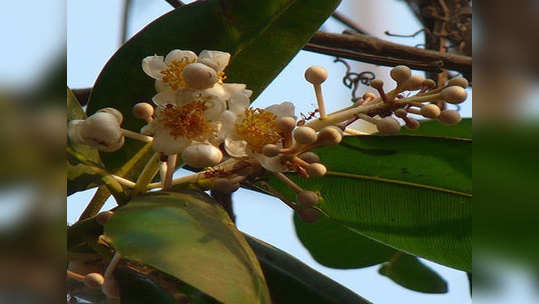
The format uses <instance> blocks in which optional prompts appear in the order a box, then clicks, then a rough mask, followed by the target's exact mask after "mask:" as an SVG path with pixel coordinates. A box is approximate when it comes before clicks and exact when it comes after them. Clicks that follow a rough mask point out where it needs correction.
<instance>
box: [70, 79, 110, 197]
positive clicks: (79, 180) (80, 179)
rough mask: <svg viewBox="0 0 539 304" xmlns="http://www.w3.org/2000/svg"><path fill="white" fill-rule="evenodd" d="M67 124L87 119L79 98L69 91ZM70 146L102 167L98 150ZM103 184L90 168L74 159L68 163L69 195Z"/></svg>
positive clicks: (72, 144)
mask: <svg viewBox="0 0 539 304" xmlns="http://www.w3.org/2000/svg"><path fill="white" fill-rule="evenodd" d="M66 114H67V122H68V123H69V121H71V120H74V119H86V114H85V113H84V110H83V109H82V107H81V105H80V103H79V101H78V100H77V97H75V95H74V94H73V92H71V90H70V89H69V88H68V89H67V105H66ZM68 145H69V147H71V148H72V149H73V150H74V151H75V152H76V153H79V154H80V155H81V156H83V157H84V158H85V159H87V160H88V161H89V162H92V163H95V164H96V166H100V165H102V164H101V159H100V158H99V152H98V151H97V149H95V148H92V147H90V146H86V145H79V144H75V143H73V142H71V141H69V140H68ZM99 183H101V176H99V175H98V174H96V173H95V172H94V171H93V170H91V169H90V168H89V167H88V166H86V165H84V164H81V163H79V162H78V161H76V160H74V159H73V158H68V162H67V195H71V194H73V193H75V192H77V191H81V190H86V189H88V188H89V187H90V186H91V185H96V184H99Z"/></svg>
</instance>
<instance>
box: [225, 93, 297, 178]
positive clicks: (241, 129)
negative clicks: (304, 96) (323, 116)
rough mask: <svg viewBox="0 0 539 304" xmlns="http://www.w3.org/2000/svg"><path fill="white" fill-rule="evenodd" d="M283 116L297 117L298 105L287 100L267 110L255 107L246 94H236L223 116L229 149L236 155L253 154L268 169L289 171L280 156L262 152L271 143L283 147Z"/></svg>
mask: <svg viewBox="0 0 539 304" xmlns="http://www.w3.org/2000/svg"><path fill="white" fill-rule="evenodd" d="M280 117H294V104H292V103H290V102H283V103H281V104H278V105H272V106H269V107H267V108H266V109H251V108H249V98H247V97H246V96H245V95H244V94H242V93H237V94H235V95H233V96H232V97H231V99H230V103H229V110H228V111H225V112H223V114H222V115H221V122H222V129H221V133H220V137H221V138H225V150H226V151H227V153H228V154H229V155H230V156H232V157H236V158H240V157H248V156H250V157H253V158H254V159H256V160H257V161H258V162H259V163H260V164H261V165H262V166H263V167H264V168H265V169H267V170H270V171H278V172H282V171H287V170H288V168H287V167H286V166H285V165H284V164H283V163H282V162H281V159H280V157H279V156H276V157H267V156H265V155H263V154H262V149H263V148H264V146H265V145H267V144H274V145H277V146H280V147H282V144H283V139H284V138H283V134H282V133H281V131H280V129H279V127H278V125H277V120H278V119H279V118H280Z"/></svg>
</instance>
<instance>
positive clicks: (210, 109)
mask: <svg viewBox="0 0 539 304" xmlns="http://www.w3.org/2000/svg"><path fill="white" fill-rule="evenodd" d="M204 100H205V101H206V107H207V109H206V111H204V118H205V119H207V120H209V121H215V120H218V119H219V117H221V114H222V113H223V111H225V110H226V104H225V102H224V100H221V99H219V98H218V97H217V96H212V95H208V97H207V98H204Z"/></svg>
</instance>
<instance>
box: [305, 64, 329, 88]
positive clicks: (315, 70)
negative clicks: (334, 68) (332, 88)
mask: <svg viewBox="0 0 539 304" xmlns="http://www.w3.org/2000/svg"><path fill="white" fill-rule="evenodd" d="M327 78H328V71H327V70H326V69H324V68H323V67H321V66H316V65H313V66H311V67H309V68H308V69H307V70H306V71H305V79H306V80H307V81H308V82H310V83H312V84H321V83H322V82H324V81H326V79H327Z"/></svg>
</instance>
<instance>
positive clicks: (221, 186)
mask: <svg viewBox="0 0 539 304" xmlns="http://www.w3.org/2000/svg"><path fill="white" fill-rule="evenodd" d="M239 187H240V184H239V183H235V182H232V181H231V180H229V179H228V178H216V179H214V180H213V181H212V183H211V187H210V188H211V189H213V190H215V191H218V192H223V193H232V192H234V191H236V190H238V189H239Z"/></svg>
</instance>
